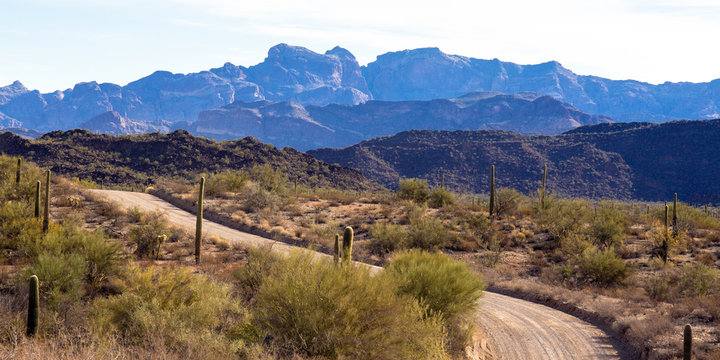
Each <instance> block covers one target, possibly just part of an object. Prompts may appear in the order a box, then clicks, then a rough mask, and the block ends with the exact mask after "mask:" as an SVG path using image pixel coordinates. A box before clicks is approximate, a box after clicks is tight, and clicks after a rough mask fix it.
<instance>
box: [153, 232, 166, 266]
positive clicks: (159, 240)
mask: <svg viewBox="0 0 720 360" xmlns="http://www.w3.org/2000/svg"><path fill="white" fill-rule="evenodd" d="M165 241H167V235H165V234H163V235H158V237H157V239H156V240H155V246H154V247H153V249H152V256H153V259H155V260H157V259H159V258H160V247H161V246H162V244H164V243H165Z"/></svg>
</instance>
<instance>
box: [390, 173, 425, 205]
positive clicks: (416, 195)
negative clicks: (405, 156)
mask: <svg viewBox="0 0 720 360" xmlns="http://www.w3.org/2000/svg"><path fill="white" fill-rule="evenodd" d="M397 196H398V197H399V198H401V199H405V200H412V201H414V202H416V203H418V204H424V203H425V202H426V201H427V200H428V198H429V197H430V189H429V188H428V184H427V181H425V180H420V179H407V180H400V183H399V184H398V192H397Z"/></svg>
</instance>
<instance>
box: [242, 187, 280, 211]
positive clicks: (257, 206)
mask: <svg viewBox="0 0 720 360" xmlns="http://www.w3.org/2000/svg"><path fill="white" fill-rule="evenodd" d="M243 199H244V203H243V205H244V206H243V209H244V210H245V211H247V212H256V211H259V210H262V209H270V210H276V209H278V208H279V207H280V205H281V201H280V197H279V196H278V195H277V194H276V193H273V192H271V191H268V190H266V189H265V188H264V187H262V186H259V185H258V184H255V183H250V184H248V185H247V186H245V191H244V193H243Z"/></svg>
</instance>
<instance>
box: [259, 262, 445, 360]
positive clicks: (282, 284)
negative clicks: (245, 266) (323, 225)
mask: <svg viewBox="0 0 720 360" xmlns="http://www.w3.org/2000/svg"><path fill="white" fill-rule="evenodd" d="M252 314H253V318H254V319H255V321H256V322H257V324H258V326H259V327H260V329H262V330H263V331H266V332H267V333H268V334H269V335H271V336H272V338H273V340H274V344H275V346H277V347H278V348H279V349H280V350H281V351H283V352H286V353H293V352H299V353H302V354H304V355H307V356H310V357H314V356H318V357H323V358H330V359H336V358H343V359H419V358H423V359H436V358H445V353H444V349H443V331H442V326H441V324H440V323H439V321H438V320H437V318H434V317H429V318H424V317H423V311H422V309H421V307H420V306H419V305H417V303H416V302H415V301H413V300H411V299H409V298H405V297H402V296H399V295H397V294H396V292H395V287H394V285H393V283H392V282H391V281H389V278H387V277H372V276H371V275H370V273H369V269H368V268H366V267H349V266H348V267H340V268H339V267H337V266H335V265H334V264H333V263H332V262H329V261H313V260H312V255H311V254H309V253H306V252H302V253H301V252H295V253H293V254H291V256H290V257H289V258H288V259H281V260H280V261H279V262H278V263H277V264H276V266H275V267H274V269H273V270H272V271H271V274H270V276H267V277H265V278H264V279H263V280H262V281H261V285H260V288H259V291H258V293H257V297H256V299H255V305H254V308H253V311H252Z"/></svg>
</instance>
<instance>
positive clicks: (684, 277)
mask: <svg viewBox="0 0 720 360" xmlns="http://www.w3.org/2000/svg"><path fill="white" fill-rule="evenodd" d="M717 279H718V271H717V270H715V269H713V268H710V267H708V266H707V265H705V264H703V263H694V264H685V265H683V269H682V274H681V275H680V279H679V281H678V290H679V291H680V292H681V293H682V294H683V295H686V296H696V297H697V296H705V295H707V294H708V292H709V291H710V290H712V289H714V288H716V287H717V286H718V280H717Z"/></svg>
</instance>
